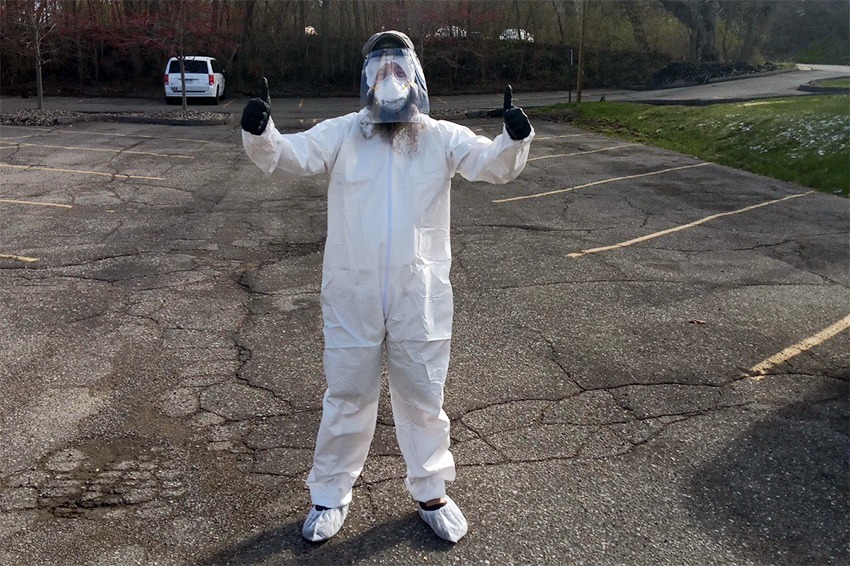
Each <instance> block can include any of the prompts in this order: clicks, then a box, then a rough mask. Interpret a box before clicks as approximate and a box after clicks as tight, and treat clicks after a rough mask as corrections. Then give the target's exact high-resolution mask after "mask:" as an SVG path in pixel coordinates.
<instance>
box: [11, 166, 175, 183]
mask: <svg viewBox="0 0 850 566" xmlns="http://www.w3.org/2000/svg"><path fill="white" fill-rule="evenodd" d="M0 167H12V168H14V169H26V170H31V169H36V170H38V171H56V172H59V173H75V174H79V175H100V176H102V177H112V178H113V179H144V180H146V181H165V177H144V176H141V175H125V174H124V173H101V172H100V171H81V170H78V169H59V168H56V167H42V166H40V165H10V164H8V163H0Z"/></svg>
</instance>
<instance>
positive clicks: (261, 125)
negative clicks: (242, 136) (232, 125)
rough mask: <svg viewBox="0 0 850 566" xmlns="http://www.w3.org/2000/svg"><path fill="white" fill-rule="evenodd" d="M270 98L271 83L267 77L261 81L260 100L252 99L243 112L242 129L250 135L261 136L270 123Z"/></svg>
mask: <svg viewBox="0 0 850 566" xmlns="http://www.w3.org/2000/svg"><path fill="white" fill-rule="evenodd" d="M271 102H272V101H271V98H269V81H268V79H266V77H263V80H262V81H260V98H252V99H251V100H249V101H248V104H246V105H245V110H243V111H242V129H243V130H245V131H246V132H248V133H249V134H254V135H255V136H259V135H260V134H262V133H263V131H265V129H266V126H267V125H268V123H269V116H270V115H271V111H272V105H271Z"/></svg>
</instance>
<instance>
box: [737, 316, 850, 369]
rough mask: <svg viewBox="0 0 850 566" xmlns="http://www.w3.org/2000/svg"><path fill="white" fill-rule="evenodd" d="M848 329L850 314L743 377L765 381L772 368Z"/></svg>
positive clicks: (758, 365) (761, 364) (759, 365)
mask: <svg viewBox="0 0 850 566" xmlns="http://www.w3.org/2000/svg"><path fill="white" fill-rule="evenodd" d="M848 328H850V314H848V315H847V316H845V317H844V318H842V319H841V320H839V321H838V322H836V323H835V324H833V325H831V326H828V327H827V328H824V329H823V330H821V331H820V332H818V333H817V334H815V335H814V336H809V337H808V338H806V339H805V340H800V341H799V342H797V343H796V344H794V345H793V346H788V347H787V348H785V349H784V350H782V351H781V352H779V353H778V354H775V355H773V356H770V357H769V358H767V359H766V360H764V361H763V362H761V363H758V364H756V365H754V366H753V367H751V368H750V369H749V371H748V372H747V373H745V374H744V375H743V377H749V378H750V379H752V380H754V381H760V380H762V379H764V376H765V375H767V372H768V371H770V370H771V369H772V368H774V367H776V366H778V365H779V364H782V363H785V362H787V361H788V360H790V359H791V358H793V357H794V356H796V355H798V354H802V353H803V352H805V351H806V350H810V349H812V348H814V347H815V346H817V345H818V344H820V343H822V342H826V341H827V340H829V339H830V338H832V337H833V336H835V335H836V334H838V333H839V332H842V331H844V330H847V329H848Z"/></svg>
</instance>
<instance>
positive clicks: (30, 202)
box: [0, 198, 74, 208]
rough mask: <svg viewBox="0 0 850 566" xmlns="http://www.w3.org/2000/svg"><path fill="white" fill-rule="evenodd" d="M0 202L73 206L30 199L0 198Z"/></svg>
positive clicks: (59, 206)
mask: <svg viewBox="0 0 850 566" xmlns="http://www.w3.org/2000/svg"><path fill="white" fill-rule="evenodd" d="M0 202H5V203H8V204H31V205H34V206H55V207H56V208H74V207H73V206H71V205H70V204H56V203H53V202H35V201H31V200H12V199H8V198H0Z"/></svg>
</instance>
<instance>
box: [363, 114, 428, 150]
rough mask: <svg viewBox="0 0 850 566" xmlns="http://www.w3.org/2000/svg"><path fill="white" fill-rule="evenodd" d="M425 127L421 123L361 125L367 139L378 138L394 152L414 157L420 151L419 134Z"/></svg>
mask: <svg viewBox="0 0 850 566" xmlns="http://www.w3.org/2000/svg"><path fill="white" fill-rule="evenodd" d="M423 126H424V125H423V124H421V123H420V122H379V123H364V124H361V130H362V132H363V136H364V137H365V138H366V139H372V138H374V137H375V136H378V137H380V138H381V140H383V141H384V143H386V144H387V145H389V146H390V147H391V148H392V149H393V151H400V152H404V153H406V154H407V155H409V156H413V155H416V154H417V153H418V151H419V133H420V132H421V131H422V128H423Z"/></svg>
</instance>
